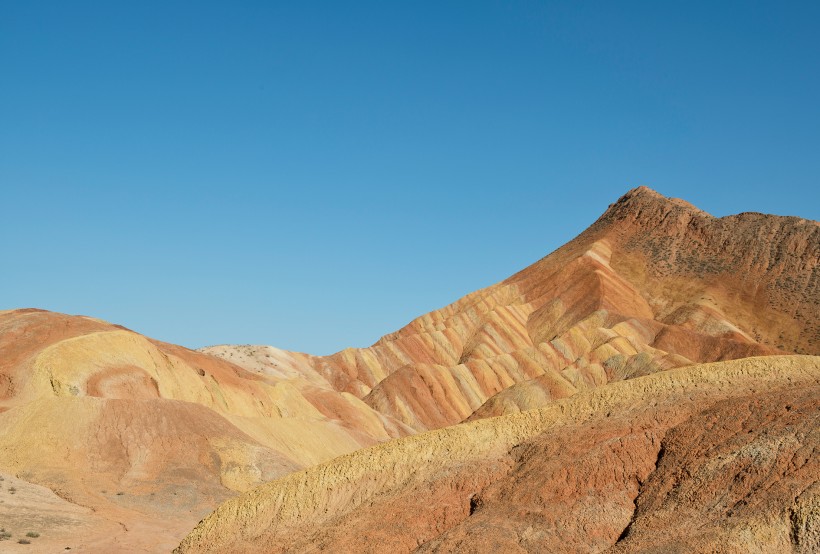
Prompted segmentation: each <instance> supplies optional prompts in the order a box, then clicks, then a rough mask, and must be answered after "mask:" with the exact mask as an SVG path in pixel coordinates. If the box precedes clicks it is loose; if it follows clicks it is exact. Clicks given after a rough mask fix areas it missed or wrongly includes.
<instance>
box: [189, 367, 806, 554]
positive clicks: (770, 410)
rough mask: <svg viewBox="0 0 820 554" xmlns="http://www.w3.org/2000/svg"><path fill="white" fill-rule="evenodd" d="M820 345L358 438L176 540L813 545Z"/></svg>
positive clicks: (247, 548) (473, 548)
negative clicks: (369, 440)
mask: <svg viewBox="0 0 820 554" xmlns="http://www.w3.org/2000/svg"><path fill="white" fill-rule="evenodd" d="M818 403H820V358H817V357H800V356H777V357H768V358H752V359H744V360H736V361H727V362H719V363H713V364H706V365H698V366H693V367H687V368H679V369H675V370H671V371H668V372H662V373H655V374H653V375H649V376H645V377H641V378H636V379H632V380H628V381H623V382H619V383H613V384H611V385H607V386H605V387H600V388H598V389H594V390H589V391H582V392H579V393H577V394H576V395H574V396H572V397H571V398H567V399H564V400H560V401H556V402H554V403H553V404H551V405H550V406H548V407H545V408H541V409H539V410H532V411H529V412H524V413H519V414H510V415H506V416H502V417H498V418H489V419H483V420H480V421H475V422H472V423H466V424H461V425H457V426H454V427H448V428H444V429H440V430H436V431H431V432H427V433H422V434H419V435H415V436H412V437H406V438H403V439H399V440H395V441H391V442H388V443H385V444H381V445H378V446H375V447H371V448H367V449H364V450H359V451H357V452H354V453H352V454H348V455H346V456H342V457H340V458H337V459H335V460H332V461H330V462H327V463H325V464H321V465H319V466H316V467H313V468H309V469H306V470H303V471H301V472H298V473H295V474H291V475H288V476H286V477H283V478H281V479H279V480H277V481H274V482H271V483H268V484H265V485H261V486H259V487H257V488H256V489H253V490H251V491H249V492H247V493H245V494H243V495H242V496H240V497H237V498H234V499H232V500H229V501H227V502H226V503H225V504H223V505H222V506H220V508H219V509H217V510H216V511H215V512H214V513H213V514H211V515H210V516H208V517H207V518H206V519H204V520H203V521H202V522H201V523H200V524H199V525H198V526H197V527H196V528H195V529H194V530H193V532H192V533H191V534H190V535H189V536H188V537H187V538H186V539H185V541H183V543H182V544H181V545H180V547H179V548H178V549H177V552H180V553H182V552H314V551H335V552H385V551H390V552H411V551H419V552H494V551H498V552H578V551H581V552H602V551H606V550H607V549H610V548H612V549H614V550H615V551H618V552H621V551H623V552H637V551H657V552H678V551H679V552H690V551H698V552H754V551H759V552H775V551H777V552H783V551H790V550H791V549H792V548H794V549H795V550H797V551H803V552H809V551H816V550H815V549H816V547H817V546H818V543H817V538H818V534H817V525H818V519H817V494H816V492H817V491H816V489H817V482H818V478H820V475H818V467H817V457H816V452H817V449H818V446H820V436H818V425H817V423H818V417H820V416H819V414H820V406H819V405H818Z"/></svg>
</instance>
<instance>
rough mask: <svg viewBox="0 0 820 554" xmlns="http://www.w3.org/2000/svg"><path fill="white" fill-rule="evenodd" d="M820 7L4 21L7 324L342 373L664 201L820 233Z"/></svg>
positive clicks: (456, 5) (208, 10)
mask: <svg viewBox="0 0 820 554" xmlns="http://www.w3.org/2000/svg"><path fill="white" fill-rule="evenodd" d="M818 28H820V3H819V2H803V3H790V2H765V3H761V2H746V1H743V2H674V3H673V2H645V3H634V2H594V3H593V2H560V3H559V2H500V1H499V2H477V1H470V2H466V1H465V2H438V1H437V2H301V1H300V2H289V3H286V2H221V3H215V2H164V1H163V2H147V1H145V2H96V3H90V2H82V1H72V2H64V1H59V2H38V1H26V2H13V1H10V0H9V1H2V2H0V193H1V194H2V217H1V218H0V237H2V238H0V246H1V247H2V265H0V308H14V307H28V306H33V307H39V308H44V309H49V310H56V311H62V312H68V313H80V314H87V315H93V316H96V317H101V318H104V319H107V320H109V321H113V322H116V323H120V324H123V325H125V326H127V327H130V328H132V329H135V330H137V331H140V332H142V333H145V334H147V335H149V336H153V337H156V338H159V339H162V340H166V341H170V342H176V343H180V344H183V345H186V346H190V347H199V346H203V345H207V344H215V343H265V344H273V345H276V346H279V347H283V348H289V349H295V350H303V351H309V352H313V353H318V354H325V353H330V352H333V351H335V350H338V349H341V348H343V347H345V346H366V345H368V344H370V343H372V342H373V341H375V340H376V339H377V338H378V337H379V336H380V335H382V334H385V333H387V332H390V331H393V330H395V329H397V328H398V327H400V326H402V325H403V324H405V323H406V322H408V321H409V320H410V319H412V318H413V317H415V316H417V315H420V314H422V313H424V312H427V311H429V310H432V309H435V308H438V307H441V306H442V305H445V304H447V303H449V302H451V301H453V300H455V299H457V298H458V297H460V296H462V295H463V294H466V293H468V292H470V291H472V290H475V289H477V288H480V287H483V286H487V285H490V284H492V283H494V282H496V281H498V280H501V279H503V278H505V277H507V276H508V275H510V274H512V273H513V272H515V271H516V270H518V269H520V268H522V267H524V266H526V265H528V264H530V263H532V262H533V261H535V260H537V259H538V258H540V257H542V256H543V255H545V254H547V253H548V252H550V251H551V250H553V249H555V248H556V247H558V246H560V245H561V244H563V243H564V242H566V241H567V240H569V239H570V238H572V237H573V236H575V235H576V234H578V233H579V232H580V231H581V230H583V229H584V228H585V227H587V226H588V225H589V224H591V223H592V222H593V221H594V220H595V218H596V217H598V215H600V214H601V213H602V212H603V211H604V210H605V209H606V207H607V205H608V204H609V203H611V202H613V201H615V200H616V199H617V198H618V197H619V196H620V195H621V194H623V193H624V192H625V191H626V190H628V189H630V188H632V187H634V186H637V185H648V186H650V187H652V188H655V189H656V190H658V191H659V192H661V193H663V194H666V195H667V196H677V197H683V198H685V199H687V200H689V201H690V202H692V203H694V204H695V205H697V206H698V207H700V208H702V209H705V210H707V211H709V212H711V213H713V214H715V215H726V214H730V213H737V212H741V211H762V212H769V213H776V214H782V215H799V216H802V217H806V218H811V219H820V192H819V191H818V189H820V33H818Z"/></svg>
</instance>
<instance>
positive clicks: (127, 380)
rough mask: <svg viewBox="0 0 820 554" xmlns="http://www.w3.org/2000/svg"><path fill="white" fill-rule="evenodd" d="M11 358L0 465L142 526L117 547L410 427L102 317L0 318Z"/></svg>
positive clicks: (0, 376)
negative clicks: (146, 530) (143, 530)
mask: <svg viewBox="0 0 820 554" xmlns="http://www.w3.org/2000/svg"><path fill="white" fill-rule="evenodd" d="M0 352H2V357H0V383H2V388H0V471H4V472H7V473H10V474H14V475H16V476H17V477H18V478H20V479H22V480H24V481H26V482H29V483H33V484H37V485H42V486H45V487H48V488H50V489H51V490H53V491H54V492H56V493H57V494H58V495H59V496H61V497H62V498H64V499H66V500H69V501H71V502H73V503H75V504H78V505H80V506H87V507H91V508H93V509H94V510H95V512H96V517H98V518H100V517H102V518H104V519H107V520H109V521H111V522H114V523H117V522H119V523H122V524H123V525H124V527H125V528H127V529H131V530H132V531H130V532H129V531H123V528H120V526H119V525H115V529H117V532H116V533H111V532H110V530H107V531H105V532H106V533H109V534H110V539H111V540H110V541H109V542H108V543H106V542H105V541H104V542H103V544H108V545H109V547H113V545H114V544H120V545H122V544H127V545H129V548H139V545H140V544H142V543H143V541H144V540H145V539H144V538H142V537H140V536H138V535H139V534H138V533H136V532H134V531H133V529H138V528H140V526H146V525H148V526H149V527H151V526H152V527H153V528H154V530H155V532H154V533H152V536H156V534H157V532H156V529H160V530H161V532H159V534H161V535H162V536H163V540H164V541H166V542H165V543H164V544H160V545H159V546H160V547H161V548H166V549H167V548H170V547H171V546H173V544H174V543H175V542H178V540H179V536H180V533H182V532H183V531H184V530H186V529H189V528H190V526H191V525H193V523H195V522H196V521H197V519H198V518H199V517H201V516H202V515H203V514H204V513H207V512H208V511H209V510H210V509H212V508H213V507H214V506H216V505H217V504H218V503H219V502H221V501H223V500H225V499H226V498H229V497H230V496H233V495H235V494H236V493H237V492H238V491H243V490H246V489H248V488H249V487H251V486H254V485H256V484H259V483H261V482H264V481H267V480H270V479H273V478H275V477H278V476H281V475H284V474H287V473H289V472H292V471H294V470H297V469H300V468H302V467H306V466H309V465H313V464H316V463H318V462H321V461H324V460H327V459H330V458H332V457H334V456H338V455H340V454H344V453H347V452H350V451H353V450H355V449H358V448H361V447H362V446H368V445H372V444H374V443H376V442H378V441H384V440H387V439H389V438H392V437H396V436H400V435H402V434H404V433H405V431H404V430H403V429H402V427H401V425H400V424H396V423H395V422H392V421H391V420H390V418H388V417H384V416H381V415H380V414H378V413H376V412H375V411H373V410H372V409H371V408H370V407H368V406H367V405H366V404H364V403H363V402H362V401H361V400H359V399H357V398H355V397H353V396H352V395H349V394H341V393H338V392H336V391H335V390H333V389H332V388H330V387H329V386H328V385H326V384H324V385H323V384H322V383H321V382H314V383H308V382H307V380H304V379H299V378H298V377H297V376H294V377H293V378H290V379H286V378H282V377H281V376H278V375H267V374H266V373H265V372H263V371H259V372H250V371H247V370H245V369H242V368H240V367H239V366H237V365H234V364H231V363H229V362H226V361H223V360H221V359H219V358H215V357H213V356H209V355H206V354H202V353H198V352H193V351H190V350H187V349H184V348H181V347H178V346H174V345H170V344H165V343H161V342H157V341H152V340H150V339H147V338H145V337H143V336H141V335H139V334H137V333H134V332H132V331H129V330H127V329H124V328H122V327H118V326H114V325H110V324H108V323H105V322H103V321H100V320H95V319H91V318H86V317H77V316H67V315H63V314H55V313H50V312H43V311H40V310H17V311H7V312H2V313H0ZM303 392H304V393H303ZM328 405H330V406H333V407H334V409H333V411H332V412H331V411H329V410H328V409H327V407H326V406H328ZM317 406H318V407H317ZM9 509H10V505H5V504H0V515H3V513H4V512H6V511H8V510H9ZM99 529H100V530H102V529H104V526H101V527H99ZM37 531H39V532H40V533H41V534H46V533H47V532H48V531H50V530H49V529H44V528H41V529H39V530H37ZM121 534H122V535H127V536H119V535H121ZM79 536H82V537H84V539H85V540H91V539H90V537H89V536H87V535H85V534H80V535H75V540H76V538H77V537H79ZM175 536H176V539H175ZM152 540H153V539H152ZM74 546H77V544H76V543H75V544H74ZM98 546H100V545H98ZM100 547H101V546H100ZM157 547H158V545H156V544H155V543H153V542H151V543H150V544H148V545H146V546H145V548H146V549H147V550H148V551H155V550H156V548H157Z"/></svg>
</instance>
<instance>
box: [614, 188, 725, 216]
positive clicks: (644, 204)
mask: <svg viewBox="0 0 820 554" xmlns="http://www.w3.org/2000/svg"><path fill="white" fill-rule="evenodd" d="M672 212H677V213H678V214H685V215H688V216H699V217H705V218H709V219H711V218H712V216H711V215H710V214H708V213H707V212H705V211H703V210H701V209H699V208H697V207H696V206H693V205H692V204H690V203H689V202H687V201H685V200H681V199H680V198H668V197H666V196H664V195H662V194H661V193H659V192H657V191H654V190H652V189H651V188H649V187H646V186H640V187H637V188H634V189H631V190H630V191H628V192H627V193H626V194H624V195H623V196H621V197H620V198H619V199H618V200H617V202H615V203H614V204H610V205H609V208H607V210H606V212H604V214H603V215H602V216H601V218H600V220H603V221H610V222H611V221H617V220H624V219H628V220H644V221H647V220H648V221H649V222H651V221H652V220H656V221H661V220H664V219H666V218H667V217H668V215H669V214H670V213H672ZM600 220H599V221H600Z"/></svg>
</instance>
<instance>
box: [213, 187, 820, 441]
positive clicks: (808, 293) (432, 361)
mask: <svg viewBox="0 0 820 554" xmlns="http://www.w3.org/2000/svg"><path fill="white" fill-rule="evenodd" d="M818 265H820V224H818V223H817V222H814V221H807V220H803V219H799V218H794V217H779V216H769V215H762V214H748V213H747V214H740V215H736V216H729V217H724V218H715V217H712V216H711V215H709V214H707V213H705V212H703V211H701V210H698V209H697V208H695V207H693V206H691V205H690V204H688V203H686V202H684V201H682V200H677V199H668V198H665V197H663V196H661V195H660V194H658V193H656V192H654V191H652V190H650V189H648V188H646V187H640V188H638V189H635V190H632V191H630V192H629V193H627V194H626V195H624V196H623V197H622V198H620V199H619V200H618V201H617V202H616V203H615V204H613V205H611V206H610V207H609V209H608V210H607V211H606V212H605V213H604V214H603V215H602V216H601V217H600V218H599V219H598V220H597V221H596V222H595V223H594V224H593V225H592V226H590V227H589V228H588V229H587V230H586V231H584V233H582V234H581V235H580V236H578V237H577V238H576V239H574V240H573V241H571V242H570V243H568V244H567V245H565V246H563V247H562V248H560V249H558V250H556V251H555V252H553V253H552V254H550V255H549V256H547V257H545V258H543V259H542V260H540V261H538V262H536V263H535V264H533V265H532V266H530V267H528V268H526V269H524V270H523V271H521V272H519V273H517V274H515V275H513V276H512V277H510V278H509V279H507V280H505V281H503V282H501V283H498V284H496V285H493V286H491V287H488V288H486V289H483V290H480V291H477V292H475V293H472V294H469V295H467V296H466V297H464V298H462V299H460V300H458V301H457V302H455V303H453V304H451V305H449V306H447V307H445V308H442V309H440V310H437V311H434V312H431V313H429V314H426V315H424V316H422V317H419V318H418V319H416V320H414V321H412V322H411V323H410V324H408V325H407V326H405V327H404V328H402V329H401V330H399V331H397V332H395V333H392V334H389V335H386V336H385V337H383V338H382V339H380V340H379V341H378V342H377V343H376V344H374V345H373V346H371V347H369V348H363V349H347V350H344V351H342V352H339V353H337V354H334V355H332V356H328V357H317V358H309V359H308V360H306V363H308V364H309V365H310V366H311V368H312V369H313V370H315V372H316V373H318V374H319V375H321V376H323V377H324V378H325V379H327V381H328V383H330V384H331V385H332V386H333V387H335V388H336V389H337V390H340V391H346V392H349V393H352V394H354V395H356V396H357V397H360V398H362V399H363V400H364V401H365V402H366V403H367V404H368V405H370V406H372V407H373V408H374V409H376V410H377V411H379V412H380V413H383V414H389V415H390V416H392V417H394V418H396V419H398V420H400V421H402V422H403V423H405V424H406V425H408V426H409V427H411V428H413V429H414V430H416V431H423V430H427V429H434V428H439V427H443V426H446V425H452V424H455V423H458V422H460V421H464V420H465V419H467V418H470V417H473V418H477V417H484V416H487V415H500V414H503V413H508V412H510V411H517V410H521V409H528V408H533V407H538V406H542V405H544V404H545V402H549V401H552V400H555V399H558V398H563V397H566V396H569V395H572V394H575V393H576V392H577V391H579V390H583V389H587V388H592V387H596V386H600V385H603V384H605V383H609V382H613V381H618V380H622V379H628V378H632V377H636V376H640V375H646V374H649V373H653V372H656V371H662V370H666V369H670V368H674V367H680V366H684V365H689V364H693V363H699V362H710V361H720V360H729V359H736V358H743V357H749V356H761V355H771V354H777V353H784V352H792V353H807V354H820V269H818ZM228 350H229V349H228ZM226 352H227V350H226ZM513 385H515V386H513ZM499 393H500V394H499ZM496 395H498V397H496Z"/></svg>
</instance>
